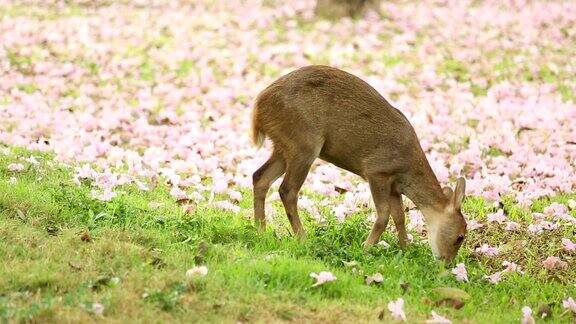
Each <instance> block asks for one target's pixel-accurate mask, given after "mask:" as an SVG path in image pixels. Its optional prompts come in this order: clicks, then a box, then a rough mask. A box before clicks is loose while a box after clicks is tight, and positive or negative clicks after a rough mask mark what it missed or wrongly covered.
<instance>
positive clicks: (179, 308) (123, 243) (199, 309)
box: [0, 149, 576, 323]
mask: <svg viewBox="0 0 576 324" xmlns="http://www.w3.org/2000/svg"><path fill="white" fill-rule="evenodd" d="M30 155H34V156H36V157H37V158H38V160H40V161H41V163H40V164H39V165H32V164H30V163H28V162H25V161H24V160H23V159H24V158H27V157H29V156H30ZM16 161H20V162H21V163H23V164H25V165H26V169H25V171H24V172H21V173H14V172H10V171H8V169H7V166H8V165H9V164H10V163H13V162H16ZM11 177H16V179H17V181H16V183H15V184H10V183H9V179H10V178H11ZM90 190H91V187H90V183H83V184H82V185H80V186H78V185H76V184H74V183H73V181H72V176H71V169H70V168H68V167H63V166H61V165H59V164H57V163H54V162H52V160H51V157H50V155H47V154H40V153H30V152H27V151H24V150H20V149H12V150H11V153H10V154H9V155H7V156H6V155H2V154H0V259H2V260H3V262H2V264H1V265H0V318H2V319H3V320H10V321H12V320H16V321H35V322H46V321H57V320H62V319H65V320H66V321H85V320H92V319H94V317H95V316H96V315H94V314H92V311H91V307H92V303H94V302H99V303H102V304H103V305H104V306H105V311H104V318H105V319H107V320H114V321H128V320H131V319H134V318H138V319H141V320H143V321H176V322H190V321H203V322H205V321H208V322H234V321H238V320H239V321H256V322H274V321H299V322H300V321H313V322H346V321H361V322H376V321H380V319H379V316H380V315H381V313H382V316H383V320H384V321H386V320H390V317H389V313H388V311H387V310H386V304H387V303H388V302H389V301H390V300H395V299H397V298H398V297H403V298H404V299H405V301H406V306H405V310H406V313H407V315H408V318H409V320H410V322H414V321H422V320H424V319H426V318H428V317H429V314H430V311H431V310H435V311H437V312H438V313H440V314H442V315H445V316H447V317H449V318H451V319H453V320H456V321H464V320H467V321H468V322H473V323H488V322H490V323H499V322H515V321H517V320H518V319H519V317H520V315H521V314H520V309H521V307H522V306H523V305H529V306H531V307H532V308H533V309H537V308H538V306H539V305H540V304H542V303H548V304H552V311H553V316H554V321H555V322H570V321H571V320H572V318H571V316H570V315H569V314H566V313H564V312H563V309H561V306H560V304H561V301H562V299H565V298H567V297H568V296H574V295H575V292H576V288H575V287H574V284H573V278H574V275H575V270H574V263H573V261H570V260H571V259H568V261H569V262H571V263H570V267H569V269H568V270H564V271H561V272H555V273H549V272H547V271H546V270H543V269H542V267H541V266H540V262H541V260H542V259H543V258H545V257H546V256H547V255H560V254H561V253H562V252H561V251H559V240H560V238H561V237H569V235H572V236H573V235H574V233H573V229H572V228H569V227H566V228H562V229H561V230H560V231H558V232H554V233H550V234H546V235H544V236H538V237H526V236H525V235H524V236H522V235H520V234H518V235H517V236H514V235H509V234H508V233H505V232H503V231H501V230H498V229H496V228H488V229H484V230H479V231H474V232H472V233H471V235H470V236H469V238H468V240H467V241H466V246H465V247H464V248H463V249H462V250H461V253H460V255H459V257H458V260H457V261H458V262H464V263H465V264H466V265H467V268H468V272H469V277H470V282H469V283H459V282H457V281H456V280H455V279H454V277H453V276H452V275H451V274H450V273H449V271H448V272H447V270H449V269H450V268H451V265H449V266H445V265H443V264H442V263H439V262H437V261H435V260H434V259H433V257H432V255H431V253H430V249H429V248H428V246H427V245H426V244H424V243H422V242H419V241H416V242H412V243H411V244H410V245H409V248H408V249H407V250H406V251H405V252H402V251H401V250H399V248H398V246H397V244H396V236H395V235H394V234H393V233H391V232H390V231H389V232H387V233H386V234H385V236H384V239H385V240H386V241H388V242H391V243H392V246H391V247H390V248H389V249H383V248H372V249H371V250H369V251H364V250H363V249H362V247H361V242H362V241H363V239H364V238H365V236H366V235H367V232H368V229H369V224H368V223H367V222H366V220H365V219H366V217H365V216H366V215H364V214H362V213H357V214H356V215H354V216H353V217H351V218H350V219H348V220H347V221H345V222H344V223H337V222H336V221H334V220H333V219H332V218H330V217H329V216H328V218H329V221H328V224H324V225H319V224H315V223H314V222H313V221H311V219H310V218H309V217H306V215H304V216H305V217H304V218H305V222H306V228H307V230H308V236H307V238H306V239H305V240H303V241H298V240H296V239H294V238H292V237H291V236H290V235H288V231H287V230H286V228H287V222H286V221H285V220H284V219H283V218H284V217H283V216H282V213H280V214H279V216H278V218H279V219H277V220H276V221H277V222H276V223H277V225H276V226H269V229H268V230H267V231H266V232H265V233H259V232H257V231H256V230H255V229H254V227H253V225H252V222H251V219H250V216H251V214H250V211H249V210H248V208H247V207H248V206H250V205H251V197H250V195H249V194H248V193H245V194H244V197H245V199H244V200H243V201H241V202H240V206H242V207H243V209H242V211H241V212H240V213H239V215H235V214H233V213H230V212H224V211H221V210H217V209H213V208H210V207H209V206H208V205H205V204H204V205H202V204H200V205H198V206H195V209H194V211H193V212H192V213H185V212H184V211H183V210H182V208H181V207H180V206H178V205H177V204H176V203H175V202H173V201H172V200H171V199H170V198H169V195H168V192H167V188H166V187H165V186H164V185H162V184H159V185H158V186H156V187H155V188H154V189H153V190H151V191H150V192H141V191H138V190H136V188H134V187H132V186H124V187H122V188H121V190H120V192H121V193H120V194H119V196H118V197H116V198H115V199H113V200H112V201H111V202H108V203H103V202H99V201H96V200H94V199H92V198H91V194H90ZM569 197H574V195H564V196H559V197H556V198H554V199H555V201H566V199H568V198H569ZM150 201H156V202H163V203H164V206H163V207H161V208H157V209H152V208H150V207H149V205H148V204H149V202H150ZM547 204H549V201H548V200H542V201H539V202H538V203H536V204H535V207H534V208H536V209H541V208H543V207H544V206H546V205H547ZM464 207H465V212H466V213H467V214H468V215H470V216H471V217H475V218H479V219H482V218H484V217H485V214H486V213H487V212H489V211H490V210H491V207H490V206H487V204H486V203H485V202H484V201H483V200H482V199H479V198H469V199H467V201H466V203H465V206H464ZM504 208H505V210H506V211H507V212H508V214H509V215H510V217H511V218H513V219H518V220H522V219H528V218H529V217H530V216H529V215H530V213H527V212H526V211H525V210H522V209H521V208H519V207H517V206H515V205H513V203H512V202H511V200H510V201H508V200H505V202H504ZM522 240H525V241H526V247H525V250H524V251H523V252H522V253H518V251H517V250H515V249H514V248H510V249H508V252H505V253H504V254H503V255H502V257H501V258H496V259H490V258H487V259H486V258H480V257H476V256H474V255H473V254H471V250H473V247H474V246H477V245H478V244H480V242H486V243H490V244H492V245H497V246H498V245H500V246H501V245H504V244H508V245H509V246H513V244H515V243H518V242H520V241H522ZM503 259H507V260H510V261H515V262H517V263H519V264H521V265H522V267H523V268H524V269H525V270H526V275H524V276H521V275H516V274H514V275H510V276H508V277H506V278H505V279H504V280H503V281H502V282H501V283H500V284H498V285H493V284H490V283H488V282H486V281H485V280H483V279H482V277H483V276H484V275H486V274H490V273H493V272H495V271H498V270H501V266H500V264H501V262H502V260H503ZM344 261H346V262H349V261H356V262H357V263H358V265H357V266H356V267H355V268H356V270H352V268H350V267H347V266H346V265H345V264H344ZM197 264H205V265H207V266H208V268H209V273H208V275H207V276H206V277H202V278H197V279H194V280H190V279H187V278H186V277H185V272H186V270H187V269H189V268H191V267H192V266H194V265H197ZM325 270H326V271H332V272H333V273H334V274H335V275H336V277H337V278H338V279H337V280H336V281H335V282H330V283H327V284H325V285H324V286H320V287H316V288H312V287H311V285H312V283H313V280H312V279H311V278H310V277H309V274H310V273H311V272H319V271H325ZM359 272H363V273H364V274H373V273H375V272H380V273H382V274H383V275H384V278H385V281H384V283H382V284H381V285H378V286H374V285H371V286H368V285H366V284H365V283H364V277H363V275H361V274H359ZM406 284H407V285H408V287H409V288H408V289H407V290H405V289H403V288H402V286H403V285H404V286H405V285H406ZM405 287H406V286H405ZM436 287H457V288H461V289H463V290H465V291H466V292H467V293H469V294H470V295H471V299H470V300H469V301H467V302H466V304H465V305H464V307H463V308H461V309H459V310H456V309H453V308H450V307H447V306H435V305H434V300H435V299H436V296H435V295H434V292H433V291H432V289H434V288H436ZM380 317H381V316H380Z"/></svg>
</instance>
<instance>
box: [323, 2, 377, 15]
mask: <svg viewBox="0 0 576 324" xmlns="http://www.w3.org/2000/svg"><path fill="white" fill-rule="evenodd" d="M379 2H380V0H317V2H316V15H317V16H320V17H322V18H327V19H339V18H342V17H352V18H356V17H358V16H360V15H362V14H363V13H364V11H365V10H367V9H373V10H376V11H378V7H379Z"/></svg>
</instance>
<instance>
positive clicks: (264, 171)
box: [252, 152, 286, 230]
mask: <svg viewBox="0 0 576 324" xmlns="http://www.w3.org/2000/svg"><path fill="white" fill-rule="evenodd" d="M285 170H286V162H285V161H284V158H283V157H282V155H281V154H278V153H277V152H273V153H272V156H270V158H269V159H268V161H266V162H265V163H264V164H263V165H262V166H261V167H260V168H259V169H258V170H256V172H254V174H253V175H252V181H253V185H254V222H255V224H256V227H257V228H258V229H260V230H264V229H265V228H266V214H265V211H264V206H265V204H266V194H267V193H268V190H269V189H270V186H272V184H273V183H274V181H276V180H277V179H278V178H279V177H280V176H281V175H283V174H284V172H285Z"/></svg>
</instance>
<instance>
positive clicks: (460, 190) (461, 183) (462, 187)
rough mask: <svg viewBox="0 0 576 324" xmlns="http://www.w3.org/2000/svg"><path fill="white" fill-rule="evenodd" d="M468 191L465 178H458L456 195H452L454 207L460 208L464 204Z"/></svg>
mask: <svg viewBox="0 0 576 324" xmlns="http://www.w3.org/2000/svg"><path fill="white" fill-rule="evenodd" d="M465 193H466V180H464V178H458V180H457V181H456V188H455V189H454V196H453V197H452V204H453V205H454V208H456V209H460V207H461V206H462V201H463V200H464V195H465Z"/></svg>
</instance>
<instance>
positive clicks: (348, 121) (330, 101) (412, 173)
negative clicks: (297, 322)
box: [252, 66, 466, 259]
mask: <svg viewBox="0 0 576 324" xmlns="http://www.w3.org/2000/svg"><path fill="white" fill-rule="evenodd" d="M252 131H253V139H254V143H255V144H257V145H258V144H261V143H262V141H263V139H264V137H268V138H270V139H271V140H272V142H273V144H274V152H273V153H272V156H271V158H270V159H269V160H268V161H267V162H266V163H265V164H264V165H263V166H262V167H261V168H260V169H258V171H256V172H255V173H254V193H255V202H254V212H255V219H256V222H257V224H259V226H260V227H262V228H263V227H264V226H265V225H264V224H265V221H264V199H265V195H266V192H267V191H268V189H269V187H270V185H271V184H272V183H273V182H274V181H275V180H276V179H277V178H279V177H280V176H281V175H282V174H283V173H284V172H286V175H285V177H284V181H283V182H282V185H281V186H280V197H281V198H282V202H283V203H284V207H285V209H286V212H287V214H288V218H289V220H290V222H291V224H292V227H293V230H294V232H295V233H296V234H300V235H301V234H303V233H304V231H303V229H302V227H301V224H300V220H299V217H298V212H297V209H296V203H297V197H298V191H299V190H300V187H301V186H302V183H303V182H304V179H305V178H306V175H307V174H308V171H309V169H310V166H311V164H312V162H313V161H314V160H315V159H316V158H318V157H319V158H321V159H323V160H325V161H327V162H330V163H333V164H334V165H336V166H338V167H340V168H343V169H345V170H348V171H350V172H353V173H355V174H357V175H359V176H361V177H362V178H364V179H366V180H367V181H368V182H369V184H370V189H371V192H372V196H373V199H374V202H375V205H376V210H377V214H378V218H377V220H376V222H375V224H374V227H373V229H372V232H371V234H370V236H369V237H368V239H367V240H366V242H365V244H366V245H372V244H374V243H375V242H377V240H378V239H379V237H380V234H381V233H382V231H383V230H384V229H385V228H386V225H387V224H388V218H389V215H390V214H392V216H393V219H394V221H395V223H396V227H397V229H398V232H399V236H400V245H401V246H402V247H403V246H405V244H406V231H405V229H404V215H403V212H402V215H400V211H402V210H403V207H402V200H401V195H402V194H404V195H406V196H407V197H409V198H410V199H411V200H412V201H413V202H414V203H415V204H416V205H417V206H418V207H419V208H420V209H421V210H422V211H423V213H424V215H425V216H426V218H427V221H428V222H432V223H434V224H442V225H441V226H440V227H441V228H440V229H441V232H442V237H443V238H444V239H443V242H448V244H449V245H451V246H452V245H453V244H452V243H453V242H452V241H455V240H457V237H458V236H463V235H464V234H465V231H466V223H465V222H464V218H463V216H462V215H461V213H460V208H459V204H460V202H461V200H460V201H458V202H457V204H458V208H455V205H456V202H454V199H453V197H452V196H453V195H456V194H455V193H453V194H451V195H452V196H450V195H447V194H445V193H444V192H443V189H442V188H441V187H440V185H439V183H438V180H437V178H436V176H435V175H434V173H433V171H432V168H431V167H430V164H429V163H428V161H427V159H426V156H425V154H424V152H423V150H422V148H421V147H420V143H419V140H418V137H417V136H416V133H415V131H414V129H413V128H412V126H411V125H410V123H409V121H408V120H407V119H406V117H405V116H404V115H403V114H402V113H401V112H400V111H399V110H398V109H396V108H394V107H392V105H390V104H389V103H388V102H387V101H386V99H384V98H383V97H382V96H381V95H380V94H379V93H378V92H377V91H376V90H375V89H374V88H372V87H371V86H370V85H368V84H367V83H366V82H364V81H363V80H361V79H360V78H358V77H356V76H354V75H352V74H349V73H347V72H344V71H341V70H338V69H336V68H332V67H328V66H307V67H303V68H300V69H298V70H296V71H293V72H291V73H289V74H287V75H285V76H283V77H281V78H279V79H278V80H276V81H275V82H274V83H272V84H271V85H270V86H268V87H267V88H266V89H265V90H263V91H262V92H261V93H260V94H259V95H258V97H257V99H256V103H255V106H254V111H253V118H252ZM462 180H463V179H462ZM463 188H464V187H463V186H461V187H460V188H457V190H456V191H458V194H461V195H460V196H459V198H461V199H463V192H461V191H462V190H463ZM459 189H460V190H459ZM446 220H449V221H448V222H447V221H446ZM458 241H461V240H458ZM440 245H442V246H445V245H446V244H444V243H443V244H437V246H440ZM456 245H457V247H456V251H457V250H458V247H459V244H456ZM456 245H454V246H456ZM433 248H434V246H433ZM448 250H449V249H448V248H446V247H444V248H442V251H436V252H438V254H439V256H440V257H443V258H445V259H450V258H452V257H453V256H454V255H455V253H454V251H448Z"/></svg>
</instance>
